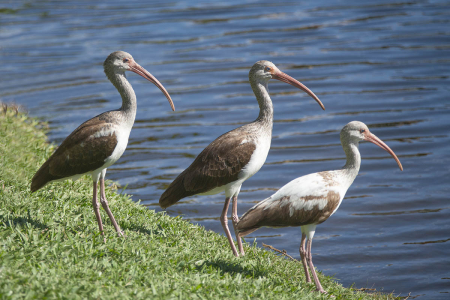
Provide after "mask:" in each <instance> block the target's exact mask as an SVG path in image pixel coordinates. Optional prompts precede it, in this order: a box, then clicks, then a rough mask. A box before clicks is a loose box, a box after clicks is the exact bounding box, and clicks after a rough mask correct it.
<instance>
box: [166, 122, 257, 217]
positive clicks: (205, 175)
mask: <svg viewBox="0 0 450 300" xmlns="http://www.w3.org/2000/svg"><path fill="white" fill-rule="evenodd" d="M245 138H246V135H245V134H242V131H237V130H233V131H230V132H228V133H225V134H223V135H221V136H220V137H218V138H217V139H216V140H214V141H213V142H212V143H211V144H209V145H208V146H207V147H206V148H205V149H204V150H203V151H202V152H201V153H200V154H199V155H198V156H197V158H196V159H195V160H194V162H193V163H192V164H191V165H190V166H189V167H188V168H187V169H186V170H184V171H183V172H182V173H181V174H180V175H178V177H177V178H176V179H175V180H174V181H173V182H172V183H171V184H170V185H169V187H168V188H167V190H166V191H165V192H164V193H163V194H162V195H161V198H160V199H159V205H160V206H161V207H162V208H166V207H169V206H171V205H172V204H175V203H176V202H178V201H179V200H180V199H182V198H185V197H188V196H192V195H196V194H200V193H206V192H208V191H210V190H212V189H214V188H216V187H220V186H223V185H225V184H228V183H230V182H233V181H235V180H237V179H238V175H239V172H240V171H241V170H242V168H243V167H244V166H245V165H246V164H247V163H248V162H249V161H250V158H251V156H252V154H253V151H254V150H255V148H256V145H255V144H254V143H253V142H252V141H249V142H245V143H242V141H244V140H245Z"/></svg>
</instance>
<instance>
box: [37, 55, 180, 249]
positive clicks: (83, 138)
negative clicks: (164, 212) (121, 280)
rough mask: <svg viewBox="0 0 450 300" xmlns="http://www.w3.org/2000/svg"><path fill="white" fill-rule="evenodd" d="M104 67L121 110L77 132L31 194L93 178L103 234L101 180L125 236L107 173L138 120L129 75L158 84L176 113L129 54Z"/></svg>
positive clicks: (53, 157) (94, 200) (105, 205)
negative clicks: (108, 188)
mask: <svg viewBox="0 0 450 300" xmlns="http://www.w3.org/2000/svg"><path fill="white" fill-rule="evenodd" d="M103 67H104V71H105V74H106V76H107V77H108V79H109V80H110V81H111V83H112V84H113V85H114V86H115V87H116V88H117V90H118V92H119V93H120V95H121V96H122V106H121V108H120V109H117V110H112V111H108V112H104V113H102V114H100V115H98V116H96V117H94V118H92V119H90V120H88V121H86V122H84V123H83V124H81V125H80V126H79V127H78V128H77V129H75V130H74V131H73V132H72V133H71V134H70V135H69V136H68V137H67V138H66V139H65V140H64V141H63V142H62V143H61V145H60V146H59V147H58V148H57V149H56V151H55V152H54V153H53V154H52V155H51V156H50V158H49V159H48V160H47V161H46V162H45V163H44V164H43V165H42V166H41V167H40V168H39V170H38V171H37V172H36V174H35V175H34V176H33V179H32V181H31V191H32V192H35V191H37V190H38V189H40V188H42V187H43V186H45V185H46V184H47V183H50V182H52V181H57V180H64V179H69V178H72V179H77V178H78V177H80V176H81V175H84V174H86V175H91V176H92V181H93V197H92V207H93V209H94V213H95V217H96V219H97V223H98V226H99V229H100V232H101V233H102V234H103V223H102V219H101V216H100V211H99V207H100V205H99V203H98V201H97V184H98V181H100V202H101V205H102V206H103V208H104V210H105V211H106V213H107V214H108V217H109V219H110V220H111V222H112V224H113V226H114V228H115V229H116V231H117V233H118V234H119V235H122V236H123V232H122V231H121V230H120V227H119V225H118V224H117V222H116V220H115V218H114V216H113V214H112V212H111V210H110V208H109V205H108V201H107V200H106V194H105V174H106V170H107V168H108V167H109V166H111V165H112V164H113V163H115V162H116V161H117V160H118V159H119V158H120V157H121V156H122V154H123V152H124V151H125V149H126V147H127V144H128V138H129V136H130V131H131V128H132V127H133V124H134V119H135V117H136V108H137V105H136V94H135V93H134V90H133V88H132V87H131V85H130V83H129V82H128V80H127V78H126V76H125V72H126V71H132V72H134V73H136V74H138V75H140V76H142V77H144V78H145V79H147V80H148V81H150V82H152V83H153V84H155V85H156V86H157V87H158V88H159V89H160V90H161V91H162V92H163V93H164V95H165V96H166V98H167V100H168V101H169V104H170V106H171V107H172V109H173V110H175V106H174V104H173V102H172V99H171V98H170V95H169V93H168V92H167V91H166V89H165V88H164V87H163V85H162V84H161V83H160V82H159V81H158V80H157V79H156V78H155V77H154V76H153V75H152V74H150V73H149V72H148V71H147V70H145V69H144V68H142V67H141V66H140V65H139V64H138V63H136V62H135V61H134V59H133V57H132V56H131V55H130V54H129V53H126V52H123V51H116V52H113V53H111V54H110V55H109V56H108V57H107V58H106V60H105V62H104V63H103ZM105 241H106V239H105Z"/></svg>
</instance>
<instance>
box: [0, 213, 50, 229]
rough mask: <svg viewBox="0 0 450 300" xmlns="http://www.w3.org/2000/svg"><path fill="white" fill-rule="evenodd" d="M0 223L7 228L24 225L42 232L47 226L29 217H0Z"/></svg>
mask: <svg viewBox="0 0 450 300" xmlns="http://www.w3.org/2000/svg"><path fill="white" fill-rule="evenodd" d="M0 223H4V224H5V225H6V226H7V227H13V226H24V225H26V224H30V225H31V226H33V227H35V228H38V229H41V230H44V229H47V228H48V226H47V225H46V224H43V223H41V222H39V221H35V220H33V219H32V218H31V217H26V218H25V217H15V218H11V217H8V216H0Z"/></svg>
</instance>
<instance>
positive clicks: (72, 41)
mask: <svg viewBox="0 0 450 300" xmlns="http://www.w3.org/2000/svg"><path fill="white" fill-rule="evenodd" d="M0 8H1V9H0V39H1V43H0V57H1V61H2V63H1V71H2V72H0V98H1V100H2V101H5V102H10V101H15V102H17V103H20V104H23V105H25V106H26V107H27V108H28V110H29V112H30V114H31V115H33V116H39V117H42V118H44V119H46V120H48V121H49V122H50V124H51V129H52V130H51V132H50V138H51V140H52V141H54V142H55V143H60V142H61V141H62V139H63V138H64V137H65V136H67V135H68V134H69V133H70V132H71V131H72V130H73V129H75V128H76V127H77V126H78V125H79V124H80V123H81V122H82V121H84V120H86V119H88V118H90V117H92V116H95V115H97V114H99V113H101V112H103V111H106V110H110V109H116V108H118V107H120V97H119V94H118V93H117V91H116V90H115V89H114V88H113V86H112V85H111V84H110V83H109V81H107V79H106V78H105V76H104V73H103V68H102V63H103V61H104V59H105V58H106V56H107V55H108V54H109V53H110V52H112V51H115V50H119V49H122V50H125V51H127V52H130V53H131V54H132V55H133V56H134V58H135V59H136V61H138V62H139V63H140V64H141V65H142V66H144V67H145V68H146V69H148V70H149V71H150V72H151V73H152V74H153V75H155V76H156V77H157V78H158V79H159V80H160V81H161V82H162V83H163V84H164V86H165V87H166V88H167V90H168V91H169V92H170V94H171V95H172V98H173V100H174V102H175V105H176V108H177V111H176V112H175V113H173V112H171V111H170V107H169V105H168V103H167V100H166V99H165V97H164V96H163V95H162V94H161V92H160V91H159V90H158V89H157V88H155V87H154V86H153V85H151V84H149V83H148V82H147V81H145V80H144V79H143V78H141V77H139V76H136V75H134V74H130V75H129V76H128V78H129V80H130V82H131V83H132V85H133V87H134V89H135V91H136V94H137V97H138V113H137V118H136V123H135V126H134V129H133V131H132V132H131V136H130V141H129V145H128V149H127V151H126V152H125V154H124V156H123V157H122V158H121V159H120V160H119V161H118V162H117V163H116V164H115V165H113V166H112V167H111V168H110V169H109V172H108V178H109V179H113V180H116V181H119V183H120V184H121V185H122V186H126V189H125V191H126V192H127V193H129V194H133V195H134V196H133V199H135V200H138V199H142V202H141V203H142V204H143V205H147V206H148V207H149V208H151V209H156V210H158V211H159V210H160V208H159V206H158V199H159V196H160V195H161V193H162V192H163V190H164V188H165V187H167V185H168V184H169V183H170V182H171V180H172V179H174V178H175V177H176V176H177V175H178V174H179V173H180V172H181V171H182V170H183V169H184V168H186V167H187V166H189V164H190V163H191V162H192V161H193V159H194V158H195V156H196V155H197V154H198V153H199V152H200V151H201V150H202V149H203V148H204V147H205V146H207V145H208V144H209V143H210V142H211V141H212V140H214V139H215V138H216V137H218V136H219V135H220V134H222V133H224V132H226V131H228V130H231V129H233V128H235V127H237V126H239V125H241V124H245V123H247V122H250V121H252V120H254V119H255V118H256V117H257V115H258V105H257V102H256V100H255V97H254V95H253V93H252V90H251V88H250V86H249V84H248V71H249V68H250V67H251V66H252V65H253V63H255V62H256V61H257V60H261V59H266V60H270V61H272V62H274V63H275V64H276V65H277V66H278V67H279V68H280V69H281V70H282V71H285V72H286V73H288V74H290V75H291V76H293V77H295V78H297V79H299V80H300V81H302V82H303V83H304V84H306V85H307V86H308V87H309V88H311V89H312V90H313V91H314V92H315V93H316V94H317V95H318V96H319V97H320V99H321V100H322V101H323V103H324V104H325V106H326V109H327V110H326V111H322V110H321V109H320V108H319V106H318V105H317V104H316V103H315V102H314V100H312V99H311V98H310V97H308V96H307V95H306V94H304V93H303V92H301V91H299V90H297V89H295V88H293V87H292V86H289V85H287V84H284V83H281V82H271V83H270V91H271V95H272V100H273V102H274V109H275V116H274V118H275V123H274V129H273V140H272V148H271V150H270V152H269V156H268V157H267V161H266V164H265V165H264V166H263V167H262V169H261V170H260V172H258V173H257V174H256V175H255V176H253V177H252V178H251V179H249V180H247V181H246V182H245V183H244V185H243V187H242V190H241V193H240V195H239V206H238V209H239V214H242V213H243V212H245V211H246V210H247V209H249V208H250V207H251V206H253V205H254V203H256V202H257V201H260V200H262V199H264V198H266V197H268V196H270V195H271V194H272V193H273V192H274V191H275V190H277V189H278V188H280V187H281V186H283V185H284V184H286V183H287V182H288V181H290V180H292V179H294V178H296V177H299V176H301V175H305V174H308V173H313V172H318V171H322V170H330V169H337V168H339V167H341V166H342V165H344V163H345V162H344V157H345V156H344V152H343V150H342V148H341V145H340V141H339V131H340V129H341V128H342V126H343V125H345V124H346V123H347V122H349V121H352V120H359V121H363V122H365V123H366V124H367V125H368V126H369V127H370V128H371V130H372V132H374V133H375V134H376V135H377V136H379V137H380V138H382V139H383V140H384V141H385V142H386V143H387V144H388V145H390V147H391V148H392V149H393V150H394V151H395V152H396V153H397V155H398V157H399V158H400V160H401V162H402V163H403V166H404V169H405V170H404V172H400V171H399V170H398V167H397V165H396V163H395V161H394V160H393V159H392V158H391V157H390V156H389V154H388V153H386V152H384V151H382V150H381V149H380V148H378V147H376V146H374V145H373V144H369V143H362V144H361V146H360V151H361V154H362V157H363V160H362V166H361V171H360V174H359V176H358V177H357V178H356V180H355V182H354V184H353V185H352V187H351V188H350V190H349V191H348V193H347V196H346V198H345V200H344V201H343V203H342V205H341V207H340V208H339V210H338V211H337V213H336V214H334V215H333V216H332V217H331V218H330V219H329V220H327V221H326V222H325V223H323V224H322V225H320V226H318V229H317V231H316V236H315V239H314V246H313V255H314V261H315V264H316V266H317V267H318V268H319V269H321V270H323V272H324V273H325V274H327V275H333V274H334V275H335V276H336V278H338V279H339V281H340V282H341V283H342V284H344V285H345V286H350V285H352V284H353V283H355V286H356V287H369V288H376V289H378V290H384V291H387V292H390V291H394V292H395V293H401V294H402V295H407V294H408V293H409V292H412V293H411V295H415V296H417V295H419V297H418V299H450V294H449V293H450V262H449V259H450V231H449V228H450V218H449V208H450V202H449V195H450V188H449V178H450V177H449V175H450V156H449V149H450V147H449V146H450V139H449V132H450V117H449V116H450V115H449V111H450V101H449V93H450V88H449V74H450V64H449V63H450V55H449V54H450V2H448V1H415V0H412V1H402V0H399V1H325V0H317V1H282V2H275V1H235V0H231V1H224V2H222V3H219V2H212V3H206V2H204V3H203V2H202V3H198V2H196V1H180V2H176V1H175V2H172V1H160V2H158V1H152V2H149V1H125V2H124V1H95V2H92V1H65V2H60V1H39V2H25V1H18V0H16V1H6V2H5V1H2V3H1V4H0ZM87 196H88V195H87ZM223 200H224V195H215V196H201V197H200V196H196V197H191V198H188V199H185V200H184V201H182V202H180V203H178V204H177V205H175V206H172V207H170V208H169V209H168V210H167V211H168V213H169V214H170V215H178V214H182V215H183V216H184V218H186V219H189V220H191V221H192V222H194V223H199V224H201V225H203V226H205V227H206V228H208V229H212V230H214V231H217V232H219V233H223V231H222V227H221V225H220V222H219V215H220V213H221V210H222V207H223ZM230 226H231V224H230ZM254 238H256V242H257V243H258V244H259V245H261V243H263V242H264V243H266V244H270V245H273V246H274V247H276V248H279V249H286V250H287V251H288V253H290V254H291V255H293V256H294V257H299V253H298V246H299V242H300V230H299V228H286V229H277V230H275V229H261V230H258V231H256V232H254V233H253V234H251V235H250V238H247V241H248V242H253V240H254Z"/></svg>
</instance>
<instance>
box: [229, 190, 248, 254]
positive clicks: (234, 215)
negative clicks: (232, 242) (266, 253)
mask: <svg viewBox="0 0 450 300" xmlns="http://www.w3.org/2000/svg"><path fill="white" fill-rule="evenodd" d="M232 205H233V209H232V211H231V217H232V219H233V228H234V234H235V235H236V241H237V243H238V247H239V252H240V253H241V255H242V256H244V255H245V252H244V247H242V239H241V237H240V236H239V234H238V232H237V230H236V226H237V223H238V222H239V217H238V213H237V196H234V197H233V204H232Z"/></svg>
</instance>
